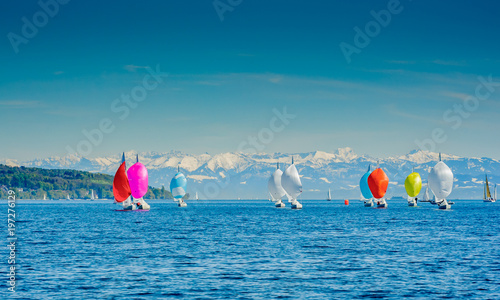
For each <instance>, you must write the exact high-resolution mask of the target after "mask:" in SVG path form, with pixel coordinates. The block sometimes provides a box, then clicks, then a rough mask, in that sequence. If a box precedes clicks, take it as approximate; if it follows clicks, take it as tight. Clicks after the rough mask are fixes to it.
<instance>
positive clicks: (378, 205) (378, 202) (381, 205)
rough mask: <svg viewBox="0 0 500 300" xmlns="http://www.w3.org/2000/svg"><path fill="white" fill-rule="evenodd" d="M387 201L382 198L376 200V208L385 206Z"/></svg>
mask: <svg viewBox="0 0 500 300" xmlns="http://www.w3.org/2000/svg"><path fill="white" fill-rule="evenodd" d="M387 206H388V205H387V202H386V201H385V199H382V200H377V207H378V208H387Z"/></svg>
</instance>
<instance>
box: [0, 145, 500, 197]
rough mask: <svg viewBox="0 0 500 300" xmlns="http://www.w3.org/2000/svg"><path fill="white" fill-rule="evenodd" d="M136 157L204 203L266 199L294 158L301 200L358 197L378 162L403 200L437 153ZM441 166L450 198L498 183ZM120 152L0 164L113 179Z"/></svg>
mask: <svg viewBox="0 0 500 300" xmlns="http://www.w3.org/2000/svg"><path fill="white" fill-rule="evenodd" d="M136 155H139V159H140V161H141V162H142V163H143V164H144V165H145V166H146V167H147V169H148V172H149V184H150V185H151V186H155V187H161V186H162V185H164V186H165V188H168V187H169V185H170V180H171V178H172V177H173V175H174V174H175V173H176V172H177V167H179V168H180V170H181V172H183V173H184V174H185V175H186V177H187V179H188V192H189V193H190V194H191V195H194V194H195V193H196V192H198V194H199V197H200V199H201V200H203V199H236V198H241V199H267V198H268V192H267V180H268V178H269V176H270V175H271V173H272V172H274V170H275V168H276V163H277V162H279V163H280V168H281V169H282V170H284V169H285V167H287V166H288V165H289V164H290V163H291V160H292V156H293V157H294V161H295V165H296V167H297V169H298V171H299V173H300V176H301V180H302V184H303V194H302V196H301V198H302V199H324V198H326V194H327V191H328V189H329V188H330V189H331V190H332V197H333V198H334V199H340V198H359V196H360V192H359V179H360V178H361V176H362V175H363V174H364V173H365V172H366V170H367V168H368V166H369V165H371V167H372V169H373V168H374V167H376V165H377V163H379V165H380V167H381V168H383V169H384V171H385V172H386V174H387V176H388V177H389V180H390V183H389V188H388V190H387V196H388V197H391V196H403V195H405V190H404V180H405V178H406V176H407V175H408V174H410V173H411V171H412V168H414V170H415V171H416V172H419V173H420V175H421V177H422V181H423V183H424V187H423V188H422V192H421V195H422V193H423V192H424V190H425V184H426V182H427V175H428V173H429V170H430V169H431V168H432V167H433V166H434V165H435V164H436V163H437V161H438V156H439V154H438V153H434V152H428V151H422V150H414V151H411V152H410V153H408V154H406V155H402V156H396V157H388V158H384V159H376V158H373V157H370V156H368V155H358V154H356V153H355V152H354V151H353V150H352V149H351V148H348V147H347V148H339V149H338V150H337V151H335V152H333V153H330V152H323V151H315V152H308V153H272V154H266V153H257V154H255V153H254V154H251V153H241V152H228V153H221V154H216V155H210V154H201V155H192V154H188V153H183V152H179V151H170V152H140V153H137V152H135V151H128V152H125V156H126V159H127V166H131V165H132V164H133V163H135V159H136ZM442 159H443V161H444V162H445V163H446V164H447V165H448V166H449V167H450V168H451V169H452V171H453V174H454V181H455V182H454V187H453V191H452V193H451V195H450V199H482V197H483V182H484V177H485V174H488V179H489V181H490V183H495V182H496V181H497V180H498V179H500V161H499V160H497V159H492V158H486V157H482V158H466V157H459V156H456V155H449V154H442ZM120 160H121V153H119V154H116V155H111V156H107V157H95V158H85V157H79V156H75V155H71V156H66V157H49V158H44V159H33V160H28V161H16V160H12V159H0V163H2V164H6V165H10V166H25V167H37V168H46V169H74V170H81V171H90V172H99V173H105V174H110V175H113V174H114V173H115V172H116V169H117V168H118V166H119V165H120Z"/></svg>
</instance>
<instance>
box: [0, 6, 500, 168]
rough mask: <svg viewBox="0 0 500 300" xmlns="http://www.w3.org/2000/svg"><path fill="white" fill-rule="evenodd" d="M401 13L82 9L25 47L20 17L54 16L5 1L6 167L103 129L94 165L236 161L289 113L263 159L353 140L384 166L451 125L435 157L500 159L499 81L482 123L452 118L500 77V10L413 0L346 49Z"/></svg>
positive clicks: (483, 107)
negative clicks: (133, 97)
mask: <svg viewBox="0 0 500 300" xmlns="http://www.w3.org/2000/svg"><path fill="white" fill-rule="evenodd" d="M42 2H44V3H45V2H50V1H44V0H42ZM220 2H221V3H226V4H227V3H229V2H228V1H227V0H221V1H220ZM351 2H352V1H351ZM232 3H237V1H233V2H232ZM396 4H397V3H396V2H393V1H356V2H355V3H347V1H249V0H243V1H241V3H240V4H239V5H237V6H235V7H232V10H231V11H226V12H225V13H224V14H223V16H224V20H222V21H221V19H220V18H219V15H218V13H217V11H216V9H215V8H214V5H213V1H143V2H139V1H120V2H119V3H118V1H107V2H106V3H100V2H99V1H76V0H73V1H70V2H69V3H67V4H64V5H59V9H58V12H57V13H56V14H55V16H54V17H48V21H47V22H46V25H44V26H42V27H40V28H37V29H38V32H37V33H36V34H34V37H30V38H27V40H28V42H27V43H21V44H18V45H17V48H18V52H17V53H16V51H15V50H14V48H15V47H13V46H12V43H11V41H10V40H9V34H10V33H13V34H16V35H18V36H22V34H23V33H22V28H23V21H22V18H23V17H26V18H27V19H28V20H30V21H32V20H33V16H34V15H35V16H36V15H37V13H38V12H40V11H42V8H41V7H40V6H39V4H38V2H37V1H23V2H22V3H20V2H13V1H8V2H5V1H4V2H2V3H1V4H0V29H1V30H2V32H1V33H2V35H1V36H2V39H1V40H0V41H1V42H0V43H1V47H0V65H1V72H0V119H1V120H2V121H1V122H2V130H1V132H0V139H1V141H2V142H1V143H0V158H15V159H31V158H35V157H42V158H43V157H47V156H51V155H57V156H61V155H66V154H67V152H68V150H67V149H68V148H67V147H68V146H69V147H70V148H72V149H76V148H77V145H78V144H79V143H81V142H82V141H88V138H86V137H85V135H84V134H83V133H82V130H87V131H92V130H94V129H97V128H99V123H100V122H101V120H103V119H106V120H110V121H111V122H112V125H113V126H114V130H113V131H112V132H111V133H103V138H102V142H101V143H98V145H92V146H91V151H88V154H87V155H88V156H93V157H95V156H101V155H109V154H115V153H117V152H121V151H127V150H131V149H134V150H138V151H169V150H181V151H186V152H189V153H204V152H209V153H220V152H229V151H237V150H238V146H239V145H240V144H241V143H242V142H243V141H245V140H247V138H248V136H257V135H258V133H259V132H260V131H262V130H265V129H266V128H268V127H269V122H270V120H272V118H273V116H274V114H273V109H277V110H279V111H282V110H283V108H284V107H286V109H287V111H288V112H289V113H291V114H294V115H296V117H295V118H294V119H292V120H290V124H288V125H287V126H286V127H285V129H284V130H283V131H281V132H277V133H275V134H274V137H273V139H272V141H270V142H269V143H267V144H265V145H264V148H263V150H262V151H263V152H307V151H315V150H323V151H334V150H335V149H336V148H338V147H345V146H350V147H352V148H354V150H355V151H356V152H358V153H361V154H370V155H372V156H375V157H377V156H378V157H387V156H391V155H397V154H404V153H407V152H409V151H410V150H412V149H416V148H417V147H418V146H417V143H416V142H415V141H416V140H418V141H423V140H427V139H431V138H432V132H433V131H435V130H436V128H440V130H441V135H445V136H446V139H445V140H444V141H439V142H437V143H435V147H433V148H432V149H434V150H435V151H443V152H446V153H452V154H457V155H463V156H474V157H483V156H487V157H493V158H498V159H500V154H499V152H498V151H497V149H499V147H500V142H499V140H498V134H497V132H498V128H500V118H499V116H500V115H499V113H498V112H499V109H500V102H499V101H500V86H498V87H494V88H493V89H494V91H492V92H491V93H489V95H488V96H487V97H485V99H484V100H478V102H477V104H478V105H477V107H474V109H472V111H471V112H470V115H469V114H467V116H464V115H462V116H460V117H458V116H459V115H458V113H456V112H451V113H449V114H448V118H447V119H445V118H443V114H445V112H447V111H448V110H453V108H454V106H456V105H463V103H464V99H467V97H469V96H472V97H474V96H476V95H475V93H476V92H475V91H476V88H477V86H478V85H479V84H480V80H479V79H478V77H479V76H482V77H483V78H486V79H487V78H488V76H490V75H491V76H492V81H493V82H500V74H499V73H498V70H499V66H500V57H499V55H498V53H500V51H499V50H500V40H499V39H498V28H500V26H499V25H500V20H499V19H498V17H497V14H498V11H499V8H500V4H499V3H497V2H495V1H481V2H480V3H472V2H467V3H463V2H455V1H439V3H435V2H433V1H408V0H406V1H403V0H402V1H400V3H399V5H397V7H398V10H399V13H395V14H391V20H390V21H389V22H388V24H387V26H385V27H384V26H380V25H379V27H380V30H379V33H377V34H374V36H373V37H371V38H370V41H369V43H368V45H367V46H366V47H364V48H362V49H361V48H359V49H360V53H355V54H352V55H351V56H350V58H351V61H350V63H348V62H347V60H346V58H345V56H344V55H343V53H342V51H341V48H340V46H339V45H340V44H341V43H342V42H344V43H348V44H350V45H353V46H355V43H354V39H355V35H356V32H355V31H354V28H355V27H359V28H360V29H361V30H362V31H363V32H365V31H364V30H365V26H366V24H367V23H369V22H373V21H374V17H373V16H372V15H371V13H370V12H371V11H372V10H373V11H375V12H380V11H381V10H388V5H389V6H390V5H396ZM38 16H40V14H39V13H38ZM40 20H41V21H40V22H42V21H44V20H43V19H40ZM11 37H12V36H11ZM147 66H149V67H150V68H152V69H156V68H157V67H158V68H159V69H160V70H161V72H165V73H168V76H164V77H163V82H162V83H160V84H159V85H158V86H157V87H156V88H154V89H152V90H151V91H148V93H147V97H146V98H145V99H144V101H142V102H138V103H137V107H135V108H132V109H130V114H129V115H128V116H127V117H126V118H124V119H123V120H122V119H121V118H120V116H121V113H117V112H116V109H115V110H113V109H112V108H111V105H112V103H113V101H115V99H118V98H120V96H121V95H122V94H125V95H127V94H130V93H131V91H132V90H133V89H134V88H135V87H137V86H141V84H142V81H143V79H144V78H145V76H147V74H149V73H148V71H147V69H146V67H147ZM151 82H153V81H151ZM497 89H498V90H497ZM483 91H487V90H485V89H484V88H483ZM469 100H470V99H469ZM471 101H472V100H470V101H469V104H471V103H472V104H474V102H471ZM453 117H454V118H455V119H452V118H453ZM457 118H459V120H460V124H458V122H459V121H458V120H457ZM451 120H453V121H451ZM440 138H442V137H440ZM438 140H439V139H438ZM429 145H430V144H425V147H426V148H427V149H430V147H429Z"/></svg>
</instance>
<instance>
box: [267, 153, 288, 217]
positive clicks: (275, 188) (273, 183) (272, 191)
mask: <svg viewBox="0 0 500 300" xmlns="http://www.w3.org/2000/svg"><path fill="white" fill-rule="evenodd" d="M282 176H283V172H282V171H281V170H280V163H279V162H278V163H276V170H275V171H274V173H273V174H271V177H270V178H269V181H268V182H267V189H268V190H269V195H270V196H271V201H273V202H274V204H275V206H276V207H278V208H281V207H285V203H283V201H282V200H281V198H283V196H285V194H286V192H285V190H284V189H283V187H282V186H281V177H282Z"/></svg>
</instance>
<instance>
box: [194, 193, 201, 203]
mask: <svg viewBox="0 0 500 300" xmlns="http://www.w3.org/2000/svg"><path fill="white" fill-rule="evenodd" d="M194 198H195V199H196V201H198V200H200V198H198V192H196V195H195V197H194Z"/></svg>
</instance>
